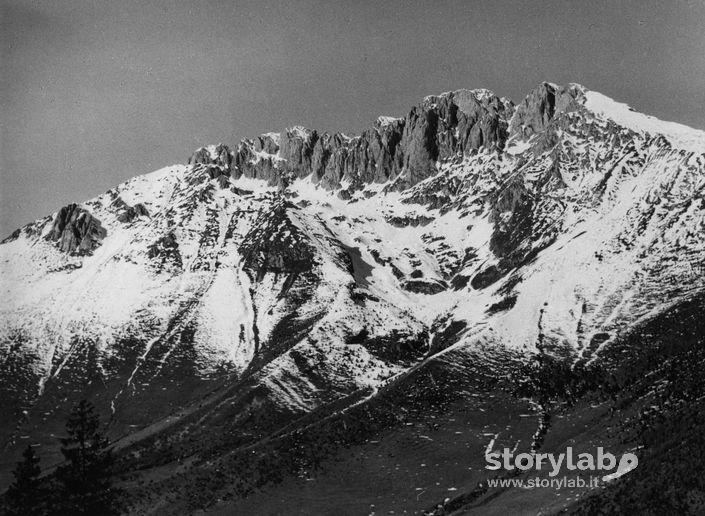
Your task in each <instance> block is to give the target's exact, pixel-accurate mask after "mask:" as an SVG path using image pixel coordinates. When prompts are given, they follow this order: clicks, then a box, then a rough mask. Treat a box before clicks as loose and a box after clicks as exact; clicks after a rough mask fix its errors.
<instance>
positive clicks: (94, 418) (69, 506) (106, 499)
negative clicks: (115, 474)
mask: <svg viewBox="0 0 705 516" xmlns="http://www.w3.org/2000/svg"><path fill="white" fill-rule="evenodd" d="M100 427H101V424H100V419H99V417H98V415H97V414H96V413H95V409H94V407H93V405H92V404H91V403H90V402H88V401H86V400H82V401H81V402H79V403H78V405H76V406H75V407H74V409H73V411H72V412H71V415H70V416H69V419H68V421H67V423H66V433H67V434H68V435H67V437H65V438H63V439H61V444H62V447H61V453H62V454H63V455H64V458H65V459H66V461H67V463H66V464H65V465H63V466H60V467H59V468H58V469H57V472H56V479H57V480H58V482H59V489H58V492H57V493H56V494H57V496H56V503H55V504H54V505H55V507H56V509H55V510H56V512H58V513H59V514H71V515H80V514H90V515H98V514H100V515H101V516H103V515H110V514H117V512H118V511H117V506H116V492H115V490H114V489H113V488H112V482H111V469H112V465H113V455H112V452H111V450H110V449H109V448H108V444H109V442H108V439H107V438H106V437H105V435H104V434H103V432H102V431H101V428H100Z"/></svg>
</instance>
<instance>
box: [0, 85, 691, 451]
mask: <svg viewBox="0 0 705 516" xmlns="http://www.w3.org/2000/svg"><path fill="white" fill-rule="evenodd" d="M704 199H705V132H702V131H698V130H694V129H690V128H687V127H685V126H681V125H679V124H675V123H670V122H662V121H660V120H657V119H655V118H653V117H650V116H646V115H642V114H639V113H636V112H634V111H632V110H631V109H630V108H629V107H628V106H626V105H624V104H620V103H618V102H615V101H613V100H612V99H609V98H608V97H605V96H604V95H602V94H600V93H597V92H594V91H590V90H587V89H586V88H584V87H582V86H580V85H577V84H571V85H569V86H567V87H560V86H557V85H554V84H550V83H544V84H541V85H540V86H539V87H538V88H537V89H536V90H534V91H533V92H531V93H530V94H529V95H528V96H527V97H526V98H525V99H524V100H523V101H522V102H521V103H519V104H517V105H515V104H514V103H513V102H512V101H510V100H508V99H506V98H500V97H498V96H496V95H495V94H494V93H492V92H490V91H487V90H458V91H452V92H447V93H443V94H441V95H437V96H429V97H426V98H425V99H424V100H423V101H422V102H421V103H420V104H419V105H418V106H416V107H414V108H413V109H412V110H411V111H410V112H409V113H408V114H407V115H406V116H405V117H403V118H392V117H380V118H378V119H377V120H376V121H375V123H374V124H373V126H372V127H371V128H369V129H368V130H366V131H364V132H363V133H362V134H361V135H359V136H355V137H349V136H347V135H344V134H340V133H336V134H332V135H331V134H327V133H324V134H319V133H318V132H316V131H313V130H309V129H305V128H301V127H295V128H291V129H287V130H285V131H283V132H282V133H280V134H279V133H268V134H264V135H261V136H259V137H258V138H255V139H252V140H242V141H241V142H239V143H238V144H236V145H233V146H228V145H223V144H220V145H217V146H214V145H212V146H208V147H203V148H201V149H198V150H197V151H196V152H195V153H193V155H192V156H191V157H190V158H189V159H188V163H187V164H183V165H174V166H171V167H167V168H164V169H162V170H159V171H156V172H153V173H151V174H146V175H142V176H137V177H135V178H133V179H131V180H129V181H127V182H125V183H123V184H121V185H118V186H117V187H115V188H112V189H110V190H108V191H107V192H106V193H104V194H102V195H100V196H98V197H96V198H94V199H91V200H89V201H86V202H83V203H80V204H72V205H69V206H66V207H63V208H61V209H60V210H59V211H57V212H56V213H54V214H52V215H49V216H47V217H45V218H43V219H39V220H37V221H35V222H33V223H31V224H28V225H26V226H24V227H22V228H20V229H19V230H17V231H16V232H14V233H13V234H12V235H11V236H10V237H8V238H7V239H5V240H4V241H3V243H2V245H0V253H1V254H0V263H2V268H1V274H2V280H1V282H0V285H1V290H2V293H1V295H0V312H1V313H2V327H1V328H0V332H1V333H0V410H2V414H3V416H4V417H3V425H2V427H1V428H0V432H1V434H0V435H1V436H2V439H3V444H4V446H5V449H6V450H14V449H15V446H17V445H18V444H22V443H23V438H27V437H29V438H31V439H35V440H39V441H42V440H47V439H48V438H49V437H50V435H51V434H53V433H57V434H58V433H59V432H60V429H61V425H62V424H63V420H62V419H61V418H62V417H63V415H64V414H65V413H66V411H67V407H70V405H71V404H72V403H74V402H75V401H76V400H77V399H80V398H81V397H85V396H87V395H90V396H92V397H94V399H96V400H97V402H98V404H99V405H100V406H101V408H102V409H103V410H104V411H105V413H106V414H107V415H110V417H111V418H112V419H111V428H112V431H113V435H114V437H115V438H118V437H121V438H123V439H124V440H126V441H125V442H128V443H134V442H136V441H138V440H139V439H141V438H144V437H145V436H147V435H152V434H153V433H154V431H156V430H154V428H155V425H157V426H158V425H161V426H159V428H160V429H163V428H165V427H167V426H169V425H170V424H172V423H173V422H174V421H177V420H179V419H180V418H184V417H187V416H188V415H189V414H191V413H192V412H193V411H194V410H195V409H194V408H193V407H195V406H197V405H200V404H201V403H206V402H205V401H204V400H211V401H213V399H212V398H210V397H213V396H215V397H216V398H218V397H219V396H220V398H218V400H219V401H217V404H222V403H226V401H225V400H226V398H227V400H229V401H228V403H230V404H231V405H232V406H233V407H235V408H233V409H232V410H231V411H230V412H228V414H229V417H231V418H232V419H231V420H229V421H228V423H227V425H228V428H233V429H237V428H245V426H238V425H240V424H241V423H242V425H245V424H246V422H247V421H249V419H250V418H252V417H256V418H261V419H262V420H266V419H267V418H271V421H270V422H269V423H268V424H267V425H264V424H262V425H264V426H262V425H259V426H258V428H264V427H266V428H267V432H270V431H278V429H279V428H280V427H282V428H283V427H284V425H286V424H289V423H290V422H291V421H293V420H295V419H296V418H298V417H301V416H304V415H306V414H308V413H310V412H311V411H314V410H316V409H319V408H321V407H324V406H326V405H327V404H331V403H335V402H337V401H339V400H342V399H348V398H349V397H350V396H357V398H355V401H354V403H352V404H353V405H356V404H360V403H364V402H365V401H367V400H370V399H372V398H374V397H375V396H376V394H377V392H378V390H379V389H380V388H382V387H387V386H390V385H393V384H394V383H395V382H397V381H398V380H400V379H402V378H404V377H405V376H406V375H407V374H408V373H409V371H411V370H413V369H414V368H418V367H419V366H421V365H422V364H424V363H426V362H428V361H429V360H432V359H438V358H439V357H440V356H443V355H444V354H448V353H463V352H467V353H470V354H476V353H481V355H482V356H484V357H488V359H491V357H495V356H499V355H501V353H504V352H507V351H508V352H511V353H518V354H526V355H532V354H535V353H538V352H541V353H549V354H552V355H556V356H568V357H573V359H575V360H582V361H584V362H586V363H590V362H591V361H593V360H596V359H597V358H599V357H600V355H601V353H602V351H603V350H604V349H607V348H609V346H610V345H611V343H612V342H613V341H614V339H616V338H618V337H619V336H620V335H623V334H624V333H625V332H628V330H629V329H630V328H632V327H634V326H635V325H639V324H643V323H644V322H645V321H649V320H651V319H653V318H654V317H657V316H658V315H659V314H663V313H665V312H667V311H668V310H669V309H671V308H672V307H674V306H677V305H679V304H682V303H684V302H687V301H688V300H692V299H694V298H696V297H697V296H700V295H702V294H703V291H704V289H705V274H703V264H704V263H705V239H704V238H703V234H704V231H705V200H704ZM233 386H235V387H233ZM223 392H227V393H228V394H227V396H225V395H224V394H222V393H223ZM213 403H215V402H213ZM219 406H220V405H219ZM213 417H215V416H213ZM216 419H217V418H216ZM209 424H215V423H214V422H213V421H211V422H210V423H209ZM218 424H221V423H220V422H219V423H218ZM233 431H234V430H233ZM125 446H127V444H125ZM13 458H14V456H13Z"/></svg>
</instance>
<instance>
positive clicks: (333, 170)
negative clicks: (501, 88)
mask: <svg viewBox="0 0 705 516" xmlns="http://www.w3.org/2000/svg"><path fill="white" fill-rule="evenodd" d="M513 113H514V105H513V104H512V102H511V101H508V100H506V99H500V98H499V97H497V96H496V95H494V94H493V93H491V92H489V91H487V90H457V91H452V92H448V93H444V94H441V95H434V96H430V97H426V98H425V99H424V100H423V102H421V103H420V104H419V105H418V106H415V107H414V108H412V109H411V111H410V112H409V113H408V114H407V115H406V117H404V118H391V117H379V118H378V119H377V120H376V121H375V122H374V124H373V125H372V127H370V128H369V129H367V130H365V131H363V132H362V134H360V135H359V136H355V137H350V136H347V135H345V134H343V133H334V134H330V133H322V134H320V133H318V132H317V131H315V130H310V129H306V128H303V127H294V128H290V129H286V130H284V131H283V132H281V134H276V133H268V134H264V135H261V136H259V137H257V138H255V139H244V140H242V141H240V143H239V144H238V145H237V147H236V149H235V150H233V151H231V150H230V149H229V148H228V147H227V146H225V145H222V144H221V145H218V146H216V147H211V148H210V149H207V148H201V149H199V150H197V151H196V152H195V153H194V154H193V155H192V156H191V158H190V159H189V164H191V165H192V166H203V167H205V168H206V169H207V170H208V173H209V175H210V177H211V178H213V177H217V176H218V175H221V174H225V175H232V176H233V177H236V178H237V177H240V176H243V175H244V176H245V177H251V178H257V179H264V180H266V181H268V182H269V183H270V184H272V185H281V186H285V185H286V184H288V183H289V182H290V181H291V180H293V179H297V178H299V179H300V178H303V177H307V176H311V179H312V181H313V182H314V183H318V184H320V185H321V186H322V187H323V188H325V189H327V190H336V189H341V188H342V187H343V185H344V184H345V185H346V189H347V190H346V191H345V192H342V191H341V192H340V194H341V196H343V197H344V196H346V195H348V194H349V192H350V191H355V190H358V189H360V188H362V187H364V185H365V184H370V183H389V185H388V188H390V189H395V190H403V189H406V188H408V187H410V186H413V185H415V184H417V183H418V182H419V181H423V180H424V179H426V178H428V177H431V176H433V175H434V174H435V173H436V172H437V166H438V162H439V160H444V159H447V158H450V157H452V156H456V155H463V154H470V153H472V152H474V151H477V150H479V149H481V148H486V149H488V150H501V149H503V148H504V144H505V142H506V140H507V138H508V135H509V119H510V117H511V116H512V114H513Z"/></svg>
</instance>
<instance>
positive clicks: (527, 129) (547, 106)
mask: <svg viewBox="0 0 705 516" xmlns="http://www.w3.org/2000/svg"><path fill="white" fill-rule="evenodd" d="M584 96H585V88H584V87H583V86H581V85H579V84H569V85H568V86H565V87H563V86H558V85H556V84H553V83H550V82H543V83H541V84H540V85H539V86H538V87H537V88H536V89H534V90H533V91H532V92H531V93H529V94H528V95H527V96H526V98H524V100H523V101H522V102H521V103H520V104H519V105H518V106H517V107H516V112H515V113H514V116H513V117H512V119H511V122H510V123H509V134H510V135H511V136H515V135H516V136H517V137H518V138H521V139H524V138H529V137H531V136H532V135H534V134H536V133H540V132H541V131H543V129H544V127H545V126H546V125H547V124H548V123H549V122H550V121H551V120H552V119H553V117H554V116H555V115H556V113H562V112H565V111H568V110H569V109H571V108H572V107H576V106H577V105H578V104H580V103H582V102H584Z"/></svg>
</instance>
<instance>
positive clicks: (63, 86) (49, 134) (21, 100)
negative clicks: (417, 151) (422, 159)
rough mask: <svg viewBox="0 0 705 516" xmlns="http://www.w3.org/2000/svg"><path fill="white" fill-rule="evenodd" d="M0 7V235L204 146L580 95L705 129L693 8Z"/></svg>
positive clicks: (658, 3)
mask: <svg viewBox="0 0 705 516" xmlns="http://www.w3.org/2000/svg"><path fill="white" fill-rule="evenodd" d="M0 2H1V3H2V35H1V37H2V64H1V68H0V88H1V103H2V104H1V106H2V108H1V109H2V111H1V116H2V147H1V148H0V167H1V171H2V176H1V179H0V181H1V182H0V195H1V200H2V203H1V212H0V215H1V216H0V234H1V235H2V236H5V235H6V234H7V233H9V232H10V231H12V230H13V229H14V228H16V227H19V226H20V225H21V224H24V223H26V222H29V221H31V220H34V219H36V218H38V217H40V216H43V215H46V214H48V213H51V212H53V211H55V210H56V209H58V208H59V207H61V206H62V205H64V204H66V203H68V202H71V201H83V200H86V199H88V198H90V197H93V196H95V195H97V194H99V193H101V192H104V191H105V190H107V189H108V188H110V187H112V186H114V185H116V184H118V183H119V182H121V181H123V180H125V179H128V178H129V177H131V176H134V175H138V174H143V173H146V172H150V171H152V170H155V169H157V168H161V167H163V166H167V165H170V164H173V163H177V162H183V161H184V160H185V159H186V158H187V157H188V155H190V153H191V152H192V151H193V150H194V149H196V148H197V147H199V146H200V145H204V144H208V143H218V142H221V141H222V142H223V143H234V142H236V141H237V140H239V139H240V138H242V137H249V136H254V135H257V134H260V133H262V132H265V131H272V130H277V131H278V130H280V129H282V128H283V127H285V126H290V125H295V124H301V125H306V126H308V127H312V128H316V129H320V130H329V131H336V130H341V131H345V132H350V133H354V132H359V131H360V130H361V129H363V128H365V127H366V126H368V125H370V124H371V122H372V121H373V120H374V119H375V118H376V117H377V116H378V115H382V114H386V115H403V114H405V113H406V112H407V110H408V109H409V108H410V107H411V106H412V105H413V104H415V103H417V102H418V101H419V100H420V99H421V98H422V97H423V96H425V95H428V94H433V93H440V92H442V91H447V90H450V89H456V88H461V87H469V88H482V87H484V88H489V89H492V90H493V91H495V92H496V93H497V94H499V95H505V96H508V97H510V98H512V99H514V100H515V101H519V100H521V99H522V98H523V96H524V95H525V94H526V93H528V92H529V91H530V90H531V89H532V88H534V87H535V86H536V85H537V84H538V83H539V82H541V81H543V80H549V81H553V82H557V83H562V84H565V83H567V82H579V83H582V84H584V85H585V86H587V87H588V88H591V89H595V90H598V91H601V92H602V93H604V94H606V95H608V96H611V97H614V98H616V99H618V100H620V101H623V102H627V103H629V104H630V105H631V106H632V107H634V108H635V109H637V110H639V111H643V112H645V113H648V114H652V115H655V116H658V117H659V118H663V119H665V120H673V121H678V122H681V123H685V124H688V125H691V126H693V127H698V128H705V0H690V1H688V0H670V1H665V0H638V1H637V0H634V1H631V0H614V1H607V0H605V1H599V0H597V1H589V2H588V1H586V0H580V1H570V0H541V1H507V0H486V1H464V2H461V1H455V2H450V1H439V0H434V1H427V2H420V1H404V2H398V1H392V0H383V1H382V0H370V1H363V0H347V1H331V0H328V1H313V0H308V1H295V0H292V1H288V2H270V1H264V0H263V1H257V2H245V1H216V0H211V1H192V2H190V1H186V0H182V1H166V0H165V1H159V2H156V1H155V2H150V1H144V0H140V1H132V0H119V1H116V0H112V1H101V0H70V1H68V0H49V1H31V0H25V1H9V0H0Z"/></svg>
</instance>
